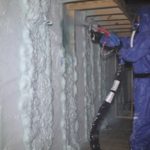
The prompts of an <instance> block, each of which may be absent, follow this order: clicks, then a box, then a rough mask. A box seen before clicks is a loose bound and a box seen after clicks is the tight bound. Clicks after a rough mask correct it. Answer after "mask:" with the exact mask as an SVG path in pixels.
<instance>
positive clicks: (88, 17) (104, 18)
mask: <svg viewBox="0 0 150 150" xmlns="http://www.w3.org/2000/svg"><path fill="white" fill-rule="evenodd" d="M86 19H87V20H92V19H93V20H103V21H105V20H120V19H128V17H127V16H125V15H123V14H121V15H106V16H95V17H94V16H87V17H86Z"/></svg>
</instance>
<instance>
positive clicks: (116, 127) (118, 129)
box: [82, 119, 132, 150]
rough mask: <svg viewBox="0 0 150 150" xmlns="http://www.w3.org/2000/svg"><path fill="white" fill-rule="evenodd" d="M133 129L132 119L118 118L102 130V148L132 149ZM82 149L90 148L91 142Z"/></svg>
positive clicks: (109, 149)
mask: <svg viewBox="0 0 150 150" xmlns="http://www.w3.org/2000/svg"><path fill="white" fill-rule="evenodd" d="M131 129H132V120H131V119H116V120H115V122H114V123H113V124H111V125H109V126H108V128H106V129H104V130H103V131H101V135H100V141H101V142H100V143H101V148H102V150H130V146H129V138H130V134H131ZM82 150H90V147H89V144H87V145H85V146H84V148H82Z"/></svg>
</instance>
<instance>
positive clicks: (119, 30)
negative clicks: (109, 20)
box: [110, 28, 131, 32]
mask: <svg viewBox="0 0 150 150" xmlns="http://www.w3.org/2000/svg"><path fill="white" fill-rule="evenodd" d="M110 31H111V32H131V29H130V28H125V29H124V28H123V29H118V28H117V29H110Z"/></svg>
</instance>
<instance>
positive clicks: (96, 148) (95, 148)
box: [90, 63, 124, 150]
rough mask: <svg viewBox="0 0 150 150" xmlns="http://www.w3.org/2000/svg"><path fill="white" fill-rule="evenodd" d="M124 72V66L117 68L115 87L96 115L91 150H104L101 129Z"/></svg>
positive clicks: (92, 130) (91, 136) (91, 133)
mask: <svg viewBox="0 0 150 150" xmlns="http://www.w3.org/2000/svg"><path fill="white" fill-rule="evenodd" d="M123 70H124V65H123V64H121V63H119V64H118V66H117V71H116V75H115V79H114V82H113V85H112V87H111V89H110V92H109V93H108V95H107V96H106V99H105V101H104V102H103V103H102V105H101V106H100V108H99V110H98V113H97V115H96V119H95V120H94V121H93V123H92V128H91V131H90V147H91V150H102V149H101V147H100V140H99V136H100V132H99V128H100V126H101V124H102V121H103V119H104V117H105V115H106V114H107V112H108V110H109V108H110V106H111V103H112V101H113V99H114V96H115V95H116V92H117V90H118V88H119V85H120V82H121V76H122V73H123Z"/></svg>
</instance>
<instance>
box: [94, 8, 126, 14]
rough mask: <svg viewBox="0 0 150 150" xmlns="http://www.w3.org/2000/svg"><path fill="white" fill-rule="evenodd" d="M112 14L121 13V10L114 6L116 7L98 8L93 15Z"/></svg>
mask: <svg viewBox="0 0 150 150" xmlns="http://www.w3.org/2000/svg"><path fill="white" fill-rule="evenodd" d="M113 14H123V11H122V10H121V9H120V8H118V7H116V8H106V9H98V10H95V11H94V13H93V15H113Z"/></svg>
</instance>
